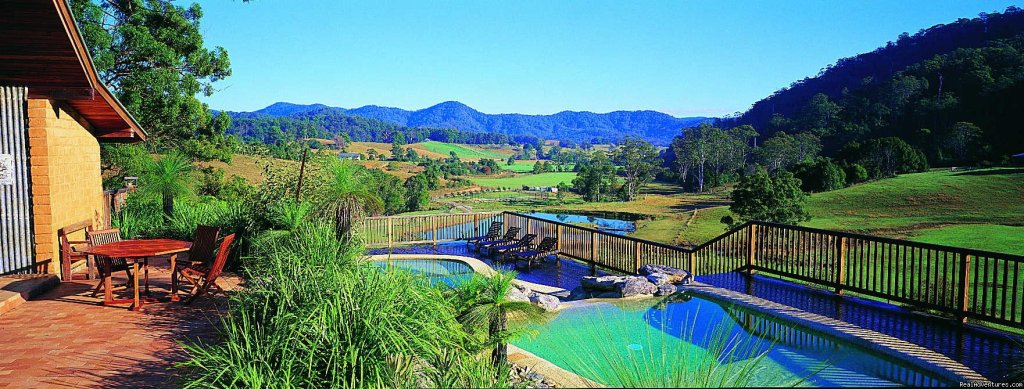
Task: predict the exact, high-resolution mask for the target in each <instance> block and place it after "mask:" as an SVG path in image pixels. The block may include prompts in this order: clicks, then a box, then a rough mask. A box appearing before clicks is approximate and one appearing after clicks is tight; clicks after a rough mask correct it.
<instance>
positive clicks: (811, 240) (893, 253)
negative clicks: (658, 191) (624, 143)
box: [361, 212, 1024, 327]
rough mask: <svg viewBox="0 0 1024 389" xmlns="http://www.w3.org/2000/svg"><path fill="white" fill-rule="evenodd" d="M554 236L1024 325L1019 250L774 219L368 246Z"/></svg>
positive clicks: (625, 265)
mask: <svg viewBox="0 0 1024 389" xmlns="http://www.w3.org/2000/svg"><path fill="white" fill-rule="evenodd" d="M499 220H500V221H504V222H505V227H506V228H508V227H512V226H518V227H520V228H522V230H523V231H524V233H532V234H537V235H538V236H540V237H544V236H553V237H557V238H558V242H559V243H558V250H559V252H560V253H561V254H562V255H564V256H566V257H569V258H573V259H576V260H579V261H581V262H584V263H586V264H588V265H590V266H591V269H593V271H596V269H597V268H602V269H608V270H613V271H618V272H623V273H630V274H635V273H637V271H638V270H639V268H640V267H641V266H643V265H644V264H664V265H669V266H674V267H678V268H682V269H686V270H689V271H690V272H692V273H693V274H694V275H698V274H715V273H725V272H732V271H750V272H758V273H761V274H767V275H772V276H776V277H782V278H788V279H793V280H798V281H802V282H806V283H810V284H813V285H816V286H818V287H824V288H829V289H831V290H833V291H834V292H835V293H837V294H843V293H847V292H849V293H854V294H860V295H865V296H870V297H875V298H881V299H885V300H889V301H892V302H899V303H904V304H908V305H913V306H917V307H921V308H928V309H933V310H936V311H939V312H942V313H946V314H950V315H953V316H955V317H957V318H959V319H960V320H961V321H966V320H967V319H975V320H979V321H983V322H989V323H995V324H1001V325H1008V326H1013V327H1020V326H1021V325H1022V324H1024V291H1022V290H1021V286H1024V272H1022V271H1021V262H1024V257H1022V256H1019V255H1011V254H1003V253H994V252H987V251H981V250H972V249H964V248H958V247H949V246H941V245H934V244H928V243H919V242H911V241H905V240H899V239H889V238H882V237H876V236H869V235H860V234H851V233H844V232H837V231H829V230H822V229H814V228H806V227H798V226H790V225H783V224H775V223H763V222H748V223H745V224H743V225H741V226H739V227H737V228H735V229H733V230H730V231H729V232H726V233H725V234H723V235H721V236H719V237H717V238H715V239H712V240H711V241H708V242H707V243H704V244H701V245H699V246H696V247H693V248H685V247H679V246H673V245H668V244H664V243H658V242H652V241H647V240H643V239H638V238H634V237H630V236H623V235H616V234H611V233H606V232H602V231H599V230H596V229H593V228H587V227H580V226H574V225H571V224H566V223H561V222H555V221H549V220H543V219H538V218H535V217H531V216H527V215H523V214H519V213H513V212H502V213H494V212H491V213H465V214H439V215H420V216H388V217H371V218H367V219H365V220H364V221H363V223H362V225H361V228H362V229H361V237H362V238H363V239H364V241H365V242H366V244H367V245H368V246H387V247H391V246H394V245H402V244H416V243H438V242H446V241H454V240H458V239H463V238H467V237H470V236H477V235H479V234H480V233H481V231H486V228H487V226H488V225H490V223H491V222H493V221H499Z"/></svg>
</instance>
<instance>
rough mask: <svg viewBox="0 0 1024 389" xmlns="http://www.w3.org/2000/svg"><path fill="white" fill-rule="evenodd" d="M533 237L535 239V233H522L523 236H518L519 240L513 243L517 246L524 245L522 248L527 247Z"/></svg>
mask: <svg viewBox="0 0 1024 389" xmlns="http://www.w3.org/2000/svg"><path fill="white" fill-rule="evenodd" d="M534 239H537V235H536V234H526V235H523V237H522V238H520V239H519V241H518V242H516V243H515V245H516V246H518V247H524V248H525V247H529V246H530V243H533V240H534Z"/></svg>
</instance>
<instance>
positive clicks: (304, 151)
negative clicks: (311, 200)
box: [295, 146, 309, 203]
mask: <svg viewBox="0 0 1024 389" xmlns="http://www.w3.org/2000/svg"><path fill="white" fill-rule="evenodd" d="M308 153H309V146H306V147H304V148H303V149H302V162H301V163H300V164H299V182H298V183H297V184H295V202H296V203H298V202H299V195H300V194H301V193H302V176H303V175H304V173H306V154H308Z"/></svg>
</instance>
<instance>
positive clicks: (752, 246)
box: [747, 224, 757, 275]
mask: <svg viewBox="0 0 1024 389" xmlns="http://www.w3.org/2000/svg"><path fill="white" fill-rule="evenodd" d="M747 228H748V230H747V272H748V274H750V275H753V274H754V265H755V264H756V262H755V260H754V256H755V254H756V253H757V224H751V225H750V227H747Z"/></svg>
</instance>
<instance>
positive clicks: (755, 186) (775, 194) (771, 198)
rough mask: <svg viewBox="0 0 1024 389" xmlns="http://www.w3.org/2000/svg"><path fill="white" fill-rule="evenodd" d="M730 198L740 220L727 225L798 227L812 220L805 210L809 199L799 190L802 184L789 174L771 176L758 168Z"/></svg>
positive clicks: (727, 221)
mask: <svg viewBox="0 0 1024 389" xmlns="http://www.w3.org/2000/svg"><path fill="white" fill-rule="evenodd" d="M731 198H732V205H730V206H729V210H730V211H732V212H733V213H734V214H736V215H737V216H739V220H736V221H730V220H723V222H725V223H726V224H731V225H736V224H741V223H744V222H747V221H750V220H757V221H765V222H775V223H786V224H797V223H799V222H802V221H807V220H810V215H809V214H808V213H807V211H805V210H804V205H805V204H806V202H807V195H806V194H805V193H804V192H803V191H802V190H800V180H799V179H797V178H795V177H793V174H792V173H789V172H782V173H779V174H776V175H774V176H772V175H769V174H768V171H767V170H765V169H764V168H762V167H760V166H759V167H757V168H756V169H755V171H754V174H753V175H750V176H748V177H744V178H743V179H742V180H740V182H739V184H737V185H736V189H733V191H732V196H731ZM730 227H731V226H730Z"/></svg>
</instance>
